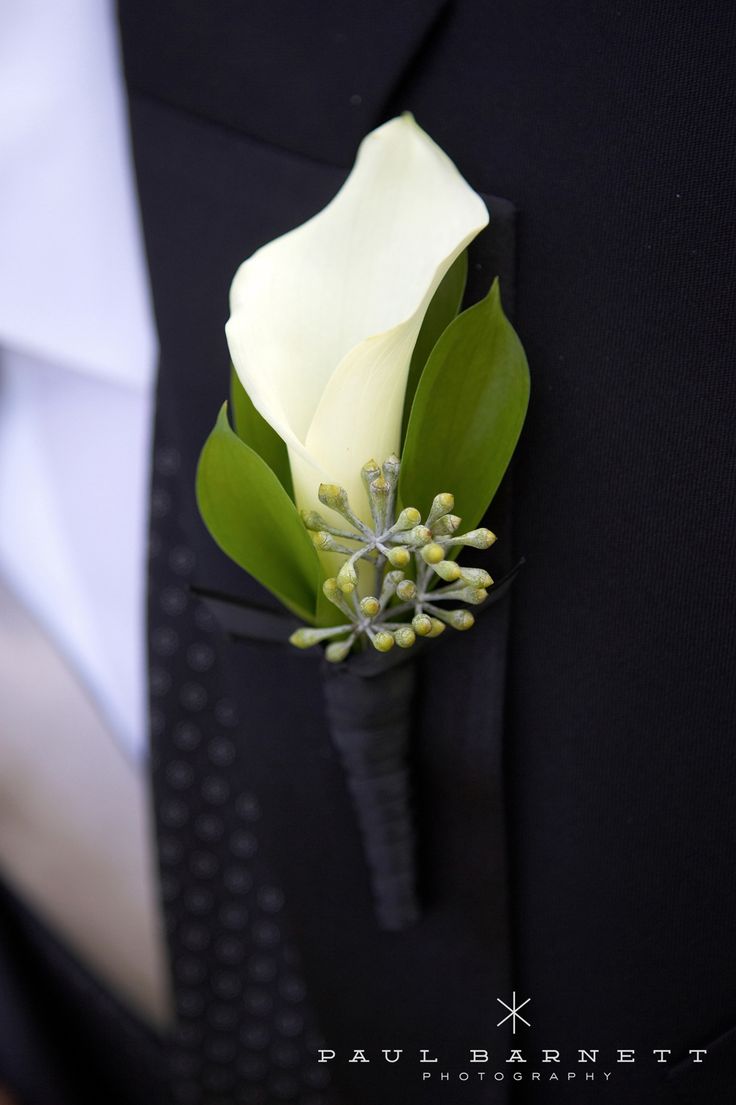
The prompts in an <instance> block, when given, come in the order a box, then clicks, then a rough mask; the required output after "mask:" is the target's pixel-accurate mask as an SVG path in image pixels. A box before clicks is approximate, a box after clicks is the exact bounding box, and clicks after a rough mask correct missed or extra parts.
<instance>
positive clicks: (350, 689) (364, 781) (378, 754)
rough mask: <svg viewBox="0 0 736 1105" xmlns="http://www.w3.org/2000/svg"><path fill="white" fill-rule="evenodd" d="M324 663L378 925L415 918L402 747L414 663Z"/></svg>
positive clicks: (396, 926)
mask: <svg viewBox="0 0 736 1105" xmlns="http://www.w3.org/2000/svg"><path fill="white" fill-rule="evenodd" d="M357 668H358V664H356V663H351V662H348V663H346V664H341V665H325V671H324V681H323V686H324V692H325V699H326V705H327V717H328V720H329V725H330V732H331V736H332V740H333V742H334V745H335V747H336V749H337V751H338V753H339V755H340V759H341V761H342V766H343V769H344V771H345V776H346V780H347V784H348V789H349V791H350V794H351V797H352V800H353V806H354V809H355V814H356V818H357V821H358V827H359V829H360V834H361V837H362V841H363V848H364V852H365V858H366V861H367V864H368V868H369V870H370V876H371V887H372V891H373V899H374V905H375V911H376V917H377V920H378V923H379V925H380V926H381V928H383V929H388V930H394V931H395V930H400V929H404V928H407V927H408V926H409V925H411V924H413V923H414V922H415V921H417V920H418V918H419V905H418V901H417V893H416V865H415V832H414V819H413V815H412V802H411V776H410V769H409V741H410V722H411V707H412V698H413V695H414V687H415V665H414V664H412V663H405V664H400V665H396V666H390V667H383V668H382V669H381V670H380V671H377V672H376V673H375V674H373V673H372V674H370V675H366V674H363V673H362V672H361V671H359V670H357Z"/></svg>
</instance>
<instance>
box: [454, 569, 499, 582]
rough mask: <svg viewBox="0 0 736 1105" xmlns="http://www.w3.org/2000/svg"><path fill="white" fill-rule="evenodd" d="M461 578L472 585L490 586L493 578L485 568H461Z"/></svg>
mask: <svg viewBox="0 0 736 1105" xmlns="http://www.w3.org/2000/svg"><path fill="white" fill-rule="evenodd" d="M460 578H461V579H462V580H463V582H464V583H467V584H468V585H469V586H470V587H490V586H491V585H492V584H493V580H492V579H491V577H490V576H489V574H488V572H486V571H484V570H483V568H461V569H460Z"/></svg>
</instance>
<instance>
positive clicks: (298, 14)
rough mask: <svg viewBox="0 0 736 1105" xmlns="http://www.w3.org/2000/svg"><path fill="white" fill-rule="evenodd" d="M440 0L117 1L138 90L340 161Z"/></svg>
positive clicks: (381, 105) (389, 89)
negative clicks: (305, 0) (316, 0)
mask: <svg viewBox="0 0 736 1105" xmlns="http://www.w3.org/2000/svg"><path fill="white" fill-rule="evenodd" d="M446 4H447V0H320V2H319V3H316V4H315V3H312V4H310V3H299V2H295V0H248V2H246V3H238V4H235V3H232V2H225V0H214V2H212V0H210V2H208V3H205V2H204V0H159V2H158V3H156V4H150V3H148V2H147V0H124V2H123V3H121V4H120V15H121V27H122V32H123V42H124V46H125V48H126V65H127V76H128V81H129V84H130V86H131V87H132V88H133V89H135V90H136V91H137V92H140V93H143V94H145V95H147V96H151V97H153V98H155V99H160V100H162V101H164V102H165V103H169V104H172V105H173V106H176V107H179V108H182V109H184V110H186V111H191V112H192V113H194V114H195V115H198V116H201V117H204V118H207V119H209V120H211V121H212V122H217V123H219V124H221V125H222V126H225V127H228V128H231V129H234V130H238V131H241V132H243V133H244V134H248V135H251V136H252V137H254V138H260V139H262V140H263V141H265V142H270V143H273V144H274V145H276V146H283V147H285V148H286V149H290V150H294V151H298V152H302V153H305V154H307V155H308V156H309V157H312V158H316V159H318V160H321V161H326V162H331V163H332V164H335V165H344V166H348V165H349V164H350V163H351V161H352V159H353V156H354V154H355V150H356V147H357V145H358V142H359V141H360V139H361V138H362V136H363V135H364V134H365V133H366V132H367V131H369V130H371V129H372V128H373V127H374V126H375V125H376V124H377V123H378V122H380V121H381V118H382V114H383V112H384V111H385V108H386V104H387V101H388V100H389V99H390V97H391V96H392V95H393V93H394V92H395V91H396V89H397V87H398V86H399V85H400V83H401V81H402V79H403V78H404V76H405V74H406V72H407V70H408V68H409V66H410V64H411V62H412V60H413V58H414V56H415V54H416V52H417V50H418V49H419V48H420V46H421V45H422V43H423V41H424V40H425V39H426V38H427V36H428V35H429V34H430V32H431V30H432V28H433V27H434V25H435V24H436V22H437V20H438V18H439V17H440V15H441V13H442V11H443V9H444V8H445V7H446Z"/></svg>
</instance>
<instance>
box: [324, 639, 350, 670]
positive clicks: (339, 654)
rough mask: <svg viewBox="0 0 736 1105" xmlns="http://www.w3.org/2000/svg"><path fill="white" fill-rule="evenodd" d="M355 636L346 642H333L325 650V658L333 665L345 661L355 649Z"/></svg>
mask: <svg viewBox="0 0 736 1105" xmlns="http://www.w3.org/2000/svg"><path fill="white" fill-rule="evenodd" d="M354 640H355V637H354V636H350V637H346V638H345V640H344V641H333V642H332V643H331V644H329V645H328V646H327V648H326V649H325V656H326V657H327V659H328V660H329V661H330V663H331V664H337V663H339V662H340V660H344V659H345V657H346V656H347V654H348V653H349V652H350V649H351V648H352V647H353V641H354Z"/></svg>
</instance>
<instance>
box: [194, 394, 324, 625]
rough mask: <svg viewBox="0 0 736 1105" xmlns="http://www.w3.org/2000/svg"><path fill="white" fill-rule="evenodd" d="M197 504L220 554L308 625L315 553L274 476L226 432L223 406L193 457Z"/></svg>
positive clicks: (316, 583) (316, 571)
mask: <svg viewBox="0 0 736 1105" xmlns="http://www.w3.org/2000/svg"><path fill="white" fill-rule="evenodd" d="M197 503H198V505H199V511H200V514H201V515H202V518H203V519H204V523H205V525H206V526H207V529H208V530H209V531H210V533H211V534H212V536H213V537H214V539H215V541H216V542H217V544H218V545H219V546H220V548H221V549H222V550H223V552H225V553H227V555H228V556H229V557H231V558H232V559H233V560H234V561H235V563H236V564H239V565H240V567H241V568H243V569H244V570H245V571H246V572H248V573H249V574H250V575H252V576H253V577H254V578H255V579H257V580H258V581H259V583H262V584H263V586H264V587H267V588H268V590H269V591H271V592H272V593H273V594H274V595H275V596H276V597H277V598H278V599H279V600H280V601H281V602H282V603H283V604H284V606H287V607H288V608H289V609H290V610H292V611H293V612H294V613H295V614H297V615H298V616H299V617H300V618H304V620H305V621H309V622H313V621H314V614H315V609H316V605H317V595H318V591H319V590H320V589H321V585H322V569H321V567H320V563H319V558H318V556H317V552H316V550H315V548H314V546H313V544H312V542H311V540H310V537H309V534H308V533H307V531H306V529H305V528H304V525H303V523H302V520H301V518H300V517H299V514H298V513H297V510H296V507H295V506H294V504H293V503H292V501H291V499H290V498H289V496H288V495H287V494H286V492H285V491H284V489H283V487H282V486H281V484H280V483H279V481H278V479H277V478H276V476H275V475H274V473H273V472H272V471H271V469H270V468H269V467H268V465H267V464H266V462H265V461H264V460H262V459H261V458H260V457H259V456H258V454H257V453H255V452H254V451H253V449H251V448H250V447H249V446H248V445H246V444H245V443H244V442H243V441H241V440H240V438H239V437H238V436H237V434H236V433H235V432H234V431H233V430H232V429H231V428H230V423H229V422H228V418H227V403H224V404H223V406H222V408H221V410H220V414H219V416H218V418H217V422H216V424H215V427H214V429H213V430H212V433H211V434H210V436H209V437H208V438H207V441H206V442H205V445H204V448H203V450H202V454H201V456H200V458H199V466H198V468H197Z"/></svg>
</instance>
